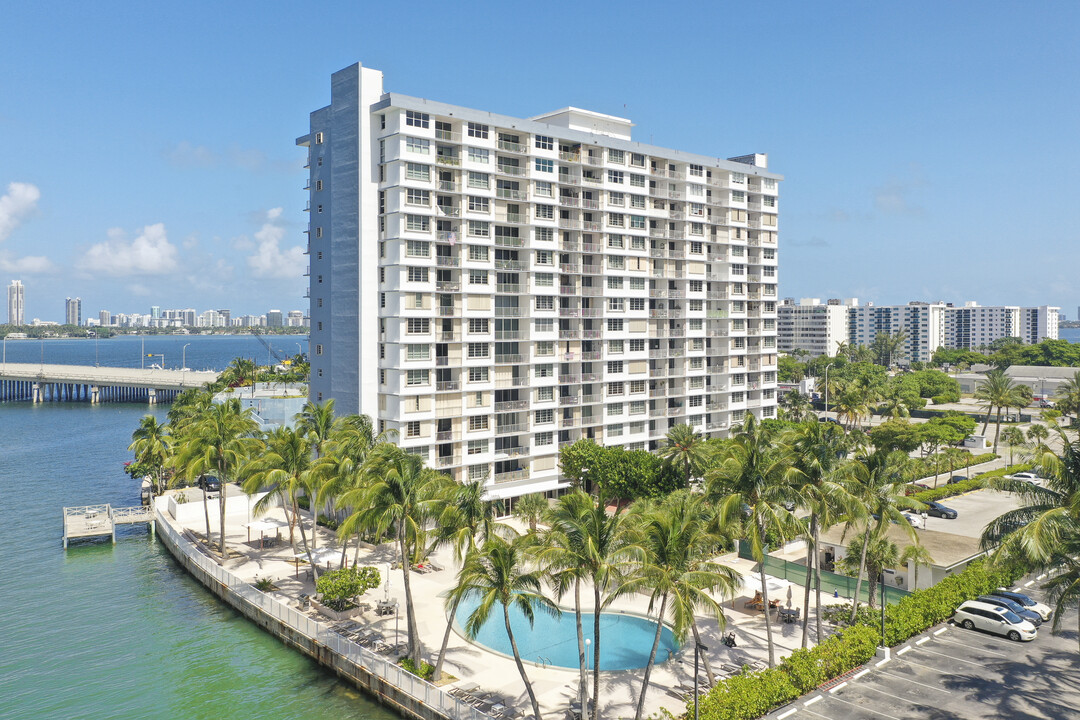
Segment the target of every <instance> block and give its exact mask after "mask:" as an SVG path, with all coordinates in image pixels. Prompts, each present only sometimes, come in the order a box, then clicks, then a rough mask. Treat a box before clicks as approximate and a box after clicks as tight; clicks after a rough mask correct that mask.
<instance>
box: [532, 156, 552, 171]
mask: <svg viewBox="0 0 1080 720" xmlns="http://www.w3.org/2000/svg"><path fill="white" fill-rule="evenodd" d="M534 162H535V164H534V167H535V168H536V172H544V173H553V172H555V161H554V160H546V159H544V158H536V160H535V161H534Z"/></svg>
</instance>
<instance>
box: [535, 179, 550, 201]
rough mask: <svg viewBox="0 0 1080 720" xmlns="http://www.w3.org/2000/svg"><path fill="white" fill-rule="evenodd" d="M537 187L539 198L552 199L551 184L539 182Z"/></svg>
mask: <svg viewBox="0 0 1080 720" xmlns="http://www.w3.org/2000/svg"><path fill="white" fill-rule="evenodd" d="M535 185H536V196H537V197H551V195H552V193H551V183H549V182H544V181H542V180H537V181H536V183H535Z"/></svg>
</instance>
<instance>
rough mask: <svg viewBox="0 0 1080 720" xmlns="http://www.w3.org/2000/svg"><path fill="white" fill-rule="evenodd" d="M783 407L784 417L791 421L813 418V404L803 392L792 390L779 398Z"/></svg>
mask: <svg viewBox="0 0 1080 720" xmlns="http://www.w3.org/2000/svg"><path fill="white" fill-rule="evenodd" d="M780 405H781V406H782V407H783V413H784V419H785V420H791V421H792V422H804V421H806V420H811V419H816V418H814V406H813V405H812V404H811V402H810V398H809V397H807V396H806V394H805V393H801V392H799V391H798V390H792V391H791V392H789V393H788V394H786V395H784V397H783V398H781V400H780Z"/></svg>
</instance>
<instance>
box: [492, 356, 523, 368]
mask: <svg viewBox="0 0 1080 720" xmlns="http://www.w3.org/2000/svg"><path fill="white" fill-rule="evenodd" d="M528 359H529V356H528V355H521V354H517V355H496V356H495V364H496V365H520V364H521V363H523V362H526V361H527V360H528Z"/></svg>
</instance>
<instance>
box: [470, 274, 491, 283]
mask: <svg viewBox="0 0 1080 720" xmlns="http://www.w3.org/2000/svg"><path fill="white" fill-rule="evenodd" d="M469 284H470V285H487V284H488V274H487V270H470V271H469Z"/></svg>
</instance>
